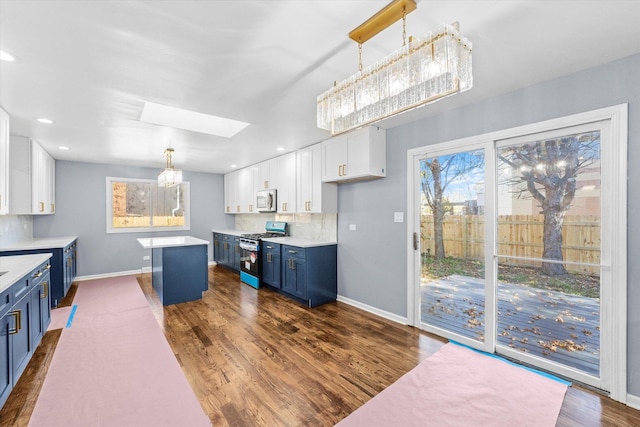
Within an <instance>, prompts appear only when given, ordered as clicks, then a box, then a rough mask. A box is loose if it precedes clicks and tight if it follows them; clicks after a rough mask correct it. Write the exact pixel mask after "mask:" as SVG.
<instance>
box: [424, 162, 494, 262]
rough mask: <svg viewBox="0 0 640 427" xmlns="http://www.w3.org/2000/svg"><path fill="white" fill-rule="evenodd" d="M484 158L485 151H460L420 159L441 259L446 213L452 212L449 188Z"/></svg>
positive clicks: (436, 255)
mask: <svg viewBox="0 0 640 427" xmlns="http://www.w3.org/2000/svg"><path fill="white" fill-rule="evenodd" d="M483 162H484V157H483V155H482V152H465V153H456V154H450V155H446V156H440V157H433V158H428V159H426V160H422V161H421V162H420V185H421V187H422V193H423V194H424V196H425V198H426V199H427V205H429V208H431V212H433V237H434V246H435V247H434V249H435V251H434V256H435V257H436V258H437V259H442V258H444V257H445V252H444V237H443V229H442V222H443V220H444V216H445V214H446V213H447V212H451V206H450V203H449V200H448V199H447V198H446V197H445V196H444V195H445V191H446V189H447V187H448V186H449V185H450V184H451V183H452V182H453V181H455V180H456V179H459V178H462V177H463V176H464V175H465V174H468V173H470V172H471V171H472V170H474V169H476V168H478V167H479V166H481V165H482V163H483Z"/></svg>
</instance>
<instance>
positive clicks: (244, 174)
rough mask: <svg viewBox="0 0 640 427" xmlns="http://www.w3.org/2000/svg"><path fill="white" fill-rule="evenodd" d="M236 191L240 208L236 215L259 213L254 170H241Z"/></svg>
mask: <svg viewBox="0 0 640 427" xmlns="http://www.w3.org/2000/svg"><path fill="white" fill-rule="evenodd" d="M238 172H239V174H240V176H239V179H238V187H237V190H236V194H237V202H238V206H237V209H236V213H257V211H256V200H255V198H256V191H255V187H254V168H253V167H248V168H244V169H240V170H239V171H238Z"/></svg>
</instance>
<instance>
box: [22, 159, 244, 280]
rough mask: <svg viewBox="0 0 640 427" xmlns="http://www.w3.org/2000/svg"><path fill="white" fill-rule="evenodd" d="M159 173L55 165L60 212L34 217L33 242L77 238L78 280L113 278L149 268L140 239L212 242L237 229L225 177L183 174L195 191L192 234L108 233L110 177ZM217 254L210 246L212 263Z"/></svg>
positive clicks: (146, 176)
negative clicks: (219, 233)
mask: <svg viewBox="0 0 640 427" xmlns="http://www.w3.org/2000/svg"><path fill="white" fill-rule="evenodd" d="M159 172H160V170H159V169H149V168H138V167H130V166H115V165H104V164H95V163H80V162H68V161H60V160H58V161H56V213H55V215H44V216H34V217H33V235H34V237H36V238H37V237H49V236H53V237H55V236H78V251H79V253H78V275H80V276H87V275H94V274H105V273H114V272H119V271H130V270H137V269H140V268H142V267H143V266H145V267H150V266H151V263H150V261H143V260H142V257H143V256H144V255H151V253H150V252H151V251H150V250H145V249H143V248H142V246H140V244H139V243H138V242H137V241H136V238H138V237H153V236H172V235H174V236H175V235H191V236H194V237H198V238H200V239H205V240H208V241H209V242H211V241H212V234H211V230H212V229H213V228H223V229H224V228H234V218H233V216H232V215H225V214H224V213H223V206H222V205H223V203H224V197H223V191H224V185H223V176H222V175H219V174H208V173H198V172H189V171H183V176H184V180H185V181H189V183H190V190H191V230H189V231H173V232H158V233H120V234H107V232H106V220H107V219H106V195H105V192H106V180H105V179H106V177H107V176H113V177H118V178H141V179H155V178H157V176H158V173H159ZM212 259H213V250H212V246H211V244H210V245H209V260H212Z"/></svg>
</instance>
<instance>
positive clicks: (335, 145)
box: [322, 135, 347, 181]
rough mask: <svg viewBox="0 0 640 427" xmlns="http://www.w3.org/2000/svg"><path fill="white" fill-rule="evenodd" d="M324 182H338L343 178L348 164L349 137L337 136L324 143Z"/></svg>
mask: <svg viewBox="0 0 640 427" xmlns="http://www.w3.org/2000/svg"><path fill="white" fill-rule="evenodd" d="M322 157H323V165H322V180H323V181H338V180H340V179H341V178H342V176H343V173H342V169H343V168H344V166H345V165H346V164H347V137H346V136H345V135H339V136H335V137H333V138H331V139H328V140H326V141H324V142H323V143H322Z"/></svg>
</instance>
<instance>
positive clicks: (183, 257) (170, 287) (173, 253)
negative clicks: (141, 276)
mask: <svg viewBox="0 0 640 427" xmlns="http://www.w3.org/2000/svg"><path fill="white" fill-rule="evenodd" d="M138 241H139V242H140V243H141V244H142V246H143V247H144V248H145V249H151V279H152V282H153V289H155V291H156V293H157V294H158V297H160V301H161V302H162V305H171V304H178V303H181V302H187V301H195V300H199V299H202V292H204V291H206V290H207V289H208V288H209V278H208V258H209V257H208V254H207V248H208V247H209V242H207V241H206V240H201V239H196V238H193V237H189V236H187V237H165V238H162V237H159V238H152V239H138Z"/></svg>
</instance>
